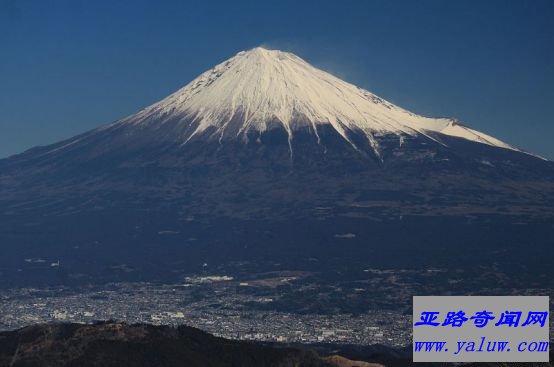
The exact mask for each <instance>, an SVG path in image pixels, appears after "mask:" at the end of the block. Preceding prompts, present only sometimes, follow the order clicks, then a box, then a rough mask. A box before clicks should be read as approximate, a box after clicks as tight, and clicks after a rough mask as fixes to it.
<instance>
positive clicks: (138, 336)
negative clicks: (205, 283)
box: [0, 322, 335, 367]
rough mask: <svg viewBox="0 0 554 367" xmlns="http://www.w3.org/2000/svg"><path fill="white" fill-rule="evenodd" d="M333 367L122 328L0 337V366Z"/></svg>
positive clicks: (163, 331) (301, 357)
mask: <svg viewBox="0 0 554 367" xmlns="http://www.w3.org/2000/svg"><path fill="white" fill-rule="evenodd" d="M99 365H101V366H137V367H138V366H160V367H161V366H165V367H169V366H191V367H192V366H198V367H210V366H213V367H216V366H221V367H223V366H225V367H226V366H244V367H248V366H252V367H263V366H268V367H269V366H273V367H287V366H290V367H292V366H299V367H300V366H302V367H333V366H335V364H333V363H330V362H325V361H324V360H323V359H321V358H319V357H318V355H317V354H315V353H312V352H305V351H300V350H295V349H290V348H271V347H266V346H261V345H255V344H248V343H244V342H237V341H231V340H225V339H222V338H216V337H214V336H212V335H209V334H206V333H204V332H202V331H200V330H197V329H194V328H190V327H186V326H181V327H179V328H177V329H173V328H170V327H163V326H158V327H156V326H152V325H127V324H124V323H113V322H108V323H98V324H95V325H79V324H43V325H35V326H31V327H27V328H24V329H21V330H17V331H13V332H3V333H0V366H6V367H7V366H14V367H16V366H52V367H53V366H99Z"/></svg>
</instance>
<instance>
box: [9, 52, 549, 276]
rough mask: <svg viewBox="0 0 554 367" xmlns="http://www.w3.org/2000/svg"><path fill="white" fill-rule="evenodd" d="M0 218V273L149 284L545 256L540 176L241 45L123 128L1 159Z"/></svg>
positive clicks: (457, 132)
mask: <svg viewBox="0 0 554 367" xmlns="http://www.w3.org/2000/svg"><path fill="white" fill-rule="evenodd" d="M0 216H1V220H0V240H1V241H0V243H2V245H1V246H3V248H4V249H5V253H6V255H5V256H4V257H3V263H2V264H0V266H4V267H3V269H4V271H3V272H2V273H0V276H2V274H3V276H5V277H9V276H8V275H7V274H17V273H16V272H17V269H18V266H19V265H16V264H21V262H22V258H21V257H22V254H23V256H26V257H29V258H37V257H48V258H51V259H52V260H53V261H55V260H56V259H62V264H65V265H67V266H70V264H72V265H71V266H73V267H74V269H75V267H76V268H79V269H80V270H83V269H88V271H92V270H91V269H93V268H94V269H98V268H99V267H100V264H104V265H105V263H106V262H110V261H114V260H113V259H114V257H117V258H118V259H120V260H121V261H119V262H120V263H122V262H133V261H135V262H144V261H145V259H147V261H148V262H149V264H150V265H149V266H150V267H151V269H153V270H152V271H156V272H157V271H164V270H163V269H167V267H168V261H173V262H175V261H177V259H179V261H182V263H180V265H179V266H192V264H195V265H194V266H198V264H202V263H204V262H206V261H208V260H210V262H211V261H215V262H228V261H231V259H232V260H236V261H242V260H245V259H247V260H252V259H257V260H260V259H265V260H266V261H270V260H271V261H274V262H279V261H282V260H287V261H297V260H298V261H300V259H307V258H311V257H314V256H317V257H325V258H327V257H329V256H331V257H336V256H338V255H337V254H336V251H335V249H336V248H337V246H339V247H340V246H344V245H345V244H346V247H340V248H341V249H342V250H344V252H343V253H341V254H340V255H339V256H340V257H341V258H344V259H346V260H345V261H352V260H357V261H358V260H360V258H362V259H365V258H367V256H370V254H371V258H373V259H377V258H379V257H383V258H388V259H389V260H390V261H391V262H393V263H395V264H399V261H400V260H401V259H399V256H397V255H395V254H396V253H397V251H401V252H402V253H403V254H404V255H403V257H406V258H407V259H410V261H412V262H414V261H416V259H421V260H422V261H423V257H422V256H423V255H421V254H422V253H423V252H427V251H430V252H433V253H435V252H437V251H436V250H437V249H441V248H444V247H445V246H453V248H456V247H459V246H463V245H464V244H467V243H468V242H469V243H471V244H472V246H476V247H477V248H480V249H481V248H485V249H490V250H491V251H492V249H496V250H497V249H498V248H504V249H505V248H507V247H510V248H513V247H514V246H516V244H517V246H516V248H518V249H520V250H521V249H523V248H526V249H528V248H537V249H539V248H540V249H541V251H547V253H548V251H552V250H551V249H550V247H551V246H547V245H548V243H549V239H550V238H552V235H553V234H552V233H553V229H552V225H551V223H552V218H553V217H554V163H552V162H550V161H548V160H546V159H543V158H541V157H538V156H535V155H533V154H530V153H527V152H524V151H521V150H519V149H517V148H515V147H513V146H511V145H509V144H507V143H504V142H502V141H500V140H498V139H496V138H493V137H491V136H489V135H487V134H485V133H482V132H479V131H477V130H476V129H473V128H470V127H468V126H466V125H464V124H462V123H460V122H458V121H457V120H455V119H446V118H438V119H436V118H427V117H423V116H419V115H417V114H415V113H412V112H409V111H407V110H405V109H402V108H400V107H398V106H395V105H394V104H392V103H390V102H387V101H386V100H384V99H382V98H380V97H378V96H376V95H374V94H372V93H371V92H368V91H366V90H364V89H361V88H358V87H356V86H354V85H352V84H349V83H347V82H345V81H342V80H340V79H338V78H336V77H334V76H332V75H330V74H328V73H326V72H324V71H321V70H318V69H317V68H314V67H313V66H311V65H310V64H308V63H307V62H305V61H304V60H302V59H301V58H299V57H297V56H295V55H293V54H291V53H287V52H281V51H277V50H267V49H264V48H255V49H252V50H249V51H246V52H240V53H238V54H237V55H236V56H234V57H232V58H231V59H229V60H227V61H225V62H223V63H221V64H219V65H217V66H215V67H214V68H213V69H211V70H208V71H207V72H205V73H203V74H201V75H200V76H199V77H198V78H196V79H194V80H193V81H192V82H190V83H189V84H187V85H186V86H185V87H183V88H182V89H180V90H178V91H177V92H175V93H173V94H172V95H170V96H168V97H167V98H165V99H163V100H162V101H160V102H157V103H155V104H153V105H151V106H149V107H146V108H144V109H143V110H141V111H139V112H138V113H136V114H134V115H131V116H129V117H126V118H124V119H122V120H119V121H116V122H114V123H111V124H108V125H104V126H101V127H99V128H97V129H94V130H91V131H89V132H86V133H84V134H82V135H79V136H76V137H74V138H70V139H68V140H65V141H62V142H59V143H56V144H52V145H49V146H45V147H36V148H33V149H30V150H28V151H26V152H23V153H21V154H18V155H15V156H12V157H9V158H6V159H3V160H0ZM514 223H516V224H517V225H518V226H519V227H517V228H516V227H514ZM168 233H171V234H172V235H167V234H168ZM191 239H193V240H198V241H197V242H195V243H201V244H202V245H198V246H197V245H194V246H193V245H191V241H192V240H191ZM445 241H447V243H448V244H444V242H445ZM162 244H166V245H162ZM167 244H169V245H167ZM529 246H530V247H529ZM15 248H17V251H15V250H14V249H15ZM77 249H78V250H77ZM496 250H495V251H496ZM353 253H354V254H356V255H352V254H353ZM116 255H117V256H116ZM523 255H525V254H523ZM354 258H356V259H354ZM93 259H96V260H93ZM142 266H146V265H145V264H144V263H142ZM295 266H297V267H300V266H303V265H299V264H296V265H295ZM167 271H168V272H170V271H169V270H167ZM19 273H21V272H19ZM21 276H22V274H17V277H21Z"/></svg>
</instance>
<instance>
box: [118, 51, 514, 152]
mask: <svg viewBox="0 0 554 367" xmlns="http://www.w3.org/2000/svg"><path fill="white" fill-rule="evenodd" d="M118 123H119V124H135V125H141V124H156V125H163V124H172V125H176V126H178V127H179V128H180V130H181V134H180V139H181V140H182V141H183V144H185V143H186V142H188V141H189V140H190V139H192V138H194V137H195V136H199V135H202V134H205V135H206V137H208V138H211V139H217V140H218V141H220V142H221V141H223V140H230V139H236V138H240V139H243V140H248V139H249V137H248V136H249V135H248V133H249V132H254V133H255V134H261V133H263V132H265V131H267V130H270V129H274V128H281V129H284V130H285V131H286V133H287V136H288V140H289V143H290V142H291V141H292V140H293V139H294V133H295V131H297V130H298V129H300V128H309V129H310V130H311V132H312V133H313V134H314V135H315V137H316V138H317V140H318V142H320V137H319V133H318V131H319V128H320V127H321V125H329V126H331V127H332V129H334V130H335V131H336V132H337V133H338V134H340V136H341V137H342V138H343V139H345V140H346V141H347V142H348V143H349V144H351V145H352V146H353V147H354V148H356V149H358V147H357V146H356V143H355V142H354V141H352V140H350V138H349V133H355V132H362V133H363V135H365V137H366V138H367V140H368V142H369V143H370V145H371V146H372V147H373V149H374V151H375V153H376V154H377V155H380V154H381V147H380V146H379V143H378V142H377V140H376V139H375V136H377V135H384V134H394V135H396V136H398V139H399V140H400V141H401V139H403V137H404V136H418V135H423V136H427V137H430V135H433V136H434V137H433V138H431V139H435V140H437V141H439V142H440V140H441V139H440V135H436V134H434V133H440V134H444V135H449V136H455V137H460V138H463V139H467V140H471V141H475V142H479V143H483V144H488V145H491V146H495V147H501V148H506V149H514V150H515V148H513V147H511V146H510V145H508V144H506V143H504V142H502V141H500V140H498V139H495V138H493V137H491V136H489V135H486V134H484V133H481V132H479V131H476V130H473V129H471V128H468V127H466V126H464V125H462V124H460V123H458V122H457V121H456V120H453V119H446V118H439V119H435V118H427V117H423V116H419V115H417V114H414V113H412V112H409V111H407V110H405V109H402V108H400V107H398V106H395V105H394V104H392V103H390V102H387V101H385V100H384V99H382V98H380V97H378V96H376V95H375V94H373V93H371V92H369V91H366V90H364V89H361V88H359V87H356V86H354V85H352V84H350V83H347V82H345V81H343V80H341V79H338V78H336V77H335V76H333V75H331V74H329V73H326V72H324V71H322V70H319V69H317V68H315V67H313V66H311V65H310V64H308V63H307V62H306V61H304V60H302V59H301V58H299V57H298V56H296V55H294V54H292V53H289V52H282V51H278V50H267V49H264V48H261V47H257V48H254V49H252V50H249V51H242V52H239V53H238V54H237V55H236V56H234V57H232V58H230V59H229V60H227V61H225V62H223V63H221V64H219V65H217V66H215V67H214V68H212V69H210V70H208V71H206V72H205V73H203V74H202V75H200V76H199V77H197V78H196V79H194V80H193V81H192V82H190V83H189V84H187V85H186V86H185V87H183V88H182V89H180V90H178V91H177V92H175V93H173V94H172V95H170V96H169V97H167V98H165V99H163V100H162V101H160V102H158V103H155V104H153V105H151V106H149V107H147V108H145V109H144V110H142V111H140V112H139V113H137V114H135V115H132V116H129V117H127V118H125V119H123V120H122V121H120V122H118ZM207 132H208V133H207ZM255 134H254V135H255ZM291 150H292V148H291Z"/></svg>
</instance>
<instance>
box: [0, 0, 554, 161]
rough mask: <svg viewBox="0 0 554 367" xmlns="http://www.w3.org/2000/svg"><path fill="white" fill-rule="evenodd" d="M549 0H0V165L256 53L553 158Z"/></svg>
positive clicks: (553, 40) (552, 4) (553, 5)
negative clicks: (286, 56) (308, 67)
mask: <svg viewBox="0 0 554 367" xmlns="http://www.w3.org/2000/svg"><path fill="white" fill-rule="evenodd" d="M553 19H554V1H552V0H533V1H530V0H521V1H510V0H486V1H483V0H418V1H416V0H409V1H394V0H357V1H349V0H341V1H323V0H317V1H300V0H294V1H287V0H279V1H221V2H219V1H198V2H193V1H177V0H175V1H169V0H157V1H154V0H151V1H144V0H34V1H33V0H0V112H1V113H0V157H5V156H8V155H11V154H14V153H18V152H21V151H23V150H25V149H28V148H30V147H32V146H35V145H45V144H48V143H52V142H55V141H58V140H61V139H63V138H67V137H70V136H72V135H75V134H78V133H80V132H84V131H86V130H88V129H91V128H93V127H96V126H99V125H102V124H105V123H108V122H111V121H114V120H117V119H119V118H122V117H124V116H126V115H128V114H131V113H133V112H135V111H137V110H138V109H140V108H142V107H144V106H146V105H148V104H151V103H153V102H155V101H157V100H159V99H161V98H162V97H164V96H166V95H168V94H169V93H171V92H173V91H175V90H176V89H178V88H179V87H181V86H183V85H185V84H186V83H188V82H189V81H190V80H191V79H193V78H194V77H195V76H197V75H198V74H199V73H201V72H203V71H205V70H206V69H209V68H211V67H212V66H213V65H215V64H217V63H219V62H221V61H223V60H225V59H227V58H229V57H231V56H233V55H234V54H235V53H237V52H239V51H241V50H244V49H249V48H252V47H255V46H259V45H265V46H267V47H270V48H278V49H283V50H287V51H292V52H294V53H296V54H298V55H299V56H300V57H302V58H304V59H305V60H307V61H308V62H310V63H312V64H314V65H315V66H317V67H319V68H322V69H324V70H327V71H329V72H331V73H333V74H335V75H337V76H339V77H341V78H343V79H345V80H347V81H349V82H352V83H354V84H356V85H359V86H361V87H363V88H366V89H368V90H370V91H372V92H374V93H376V94H378V95H380V96H381V97H384V98H385V99H388V100H389V101H391V102H393V103H395V104H398V105H400V106H402V107H404V108H407V109H409V110H411V111H413V112H416V113H419V114H423V115H428V116H433V117H455V118H457V119H459V120H461V121H462V122H464V123H466V124H468V125H470V126H472V127H475V128H477V129H478V130H481V131H484V132H486V133H489V134H491V135H493V136H495V137H497V138H500V139H502V140H504V141H506V142H508V143H510V144H512V145H515V146H517V147H520V148H523V149H526V150H529V151H532V152H534V153H537V154H541V155H543V156H546V157H548V158H550V159H554V143H553V142H552V140H553V138H554V21H553Z"/></svg>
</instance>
